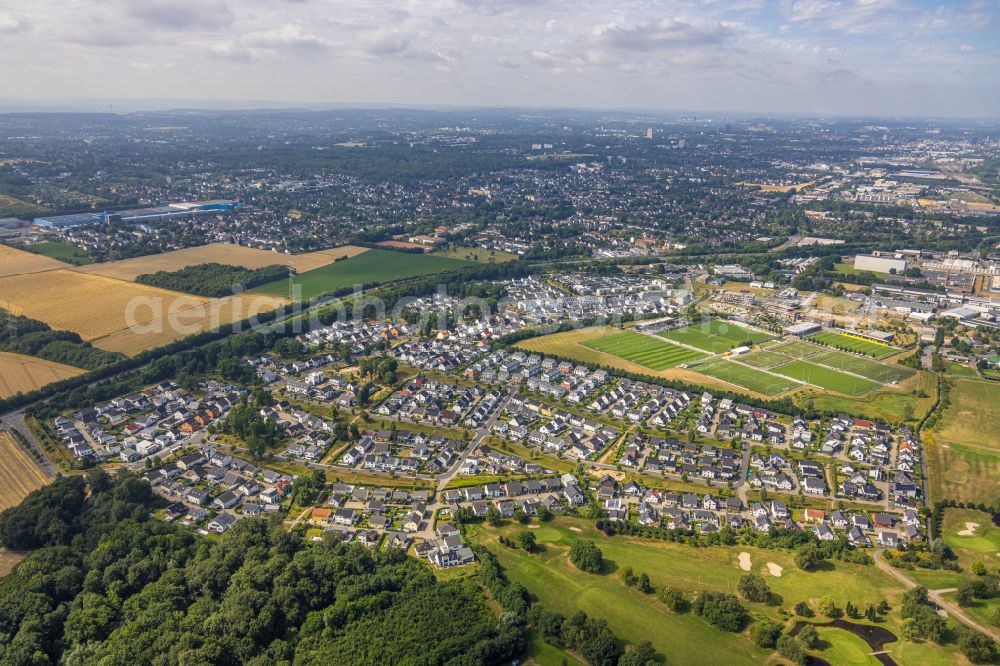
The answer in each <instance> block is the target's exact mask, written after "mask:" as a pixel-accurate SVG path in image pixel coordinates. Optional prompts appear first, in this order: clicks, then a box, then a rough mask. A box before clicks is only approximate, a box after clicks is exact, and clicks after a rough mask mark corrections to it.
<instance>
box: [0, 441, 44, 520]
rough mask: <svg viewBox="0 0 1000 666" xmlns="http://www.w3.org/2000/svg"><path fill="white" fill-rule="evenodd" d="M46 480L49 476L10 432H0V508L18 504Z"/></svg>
mask: <svg viewBox="0 0 1000 666" xmlns="http://www.w3.org/2000/svg"><path fill="white" fill-rule="evenodd" d="M48 482H49V477H48V476H47V475H46V474H45V472H44V471H42V468H41V467H39V465H38V463H36V462H35V461H34V459H33V458H32V457H31V456H30V455H28V452H27V451H25V450H24V449H23V448H21V446H20V444H18V443H17V442H16V441H14V438H13V437H11V435H10V433H7V432H0V509H6V508H8V507H12V506H16V505H18V504H20V503H21V500H23V499H24V498H25V497H27V496H28V493H30V492H31V491H32V490H37V489H39V488H41V487H42V486H44V485H45V484H47V483H48Z"/></svg>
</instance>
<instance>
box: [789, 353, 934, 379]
mask: <svg viewBox="0 0 1000 666" xmlns="http://www.w3.org/2000/svg"><path fill="white" fill-rule="evenodd" d="M809 361H810V362H811V363H818V364H819V365H825V366H827V367H829V368H835V369H837V370H846V371H847V372H851V373H854V374H855V375H861V376H862V377H867V378H868V379H871V380H873V381H876V382H880V383H882V384H891V383H893V382H900V381H903V380H904V379H906V378H907V377H912V376H913V374H914V371H913V370H910V369H909V368H903V367H900V366H898V365H888V364H886V363H877V362H875V361H869V360H868V359H866V358H861V357H860V356H854V355H852V354H845V353H843V352H838V351H825V352H822V353H820V354H816V355H815V356H812V357H810V358H809Z"/></svg>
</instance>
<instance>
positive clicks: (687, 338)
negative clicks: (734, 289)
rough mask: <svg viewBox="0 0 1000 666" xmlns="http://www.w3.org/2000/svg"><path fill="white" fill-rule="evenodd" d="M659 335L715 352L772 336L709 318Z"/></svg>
mask: <svg viewBox="0 0 1000 666" xmlns="http://www.w3.org/2000/svg"><path fill="white" fill-rule="evenodd" d="M659 335H660V337H663V338H666V339H667V340H673V341H674V342H680V343H682V344H685V345H690V346H692V347H697V348H698V349H704V350H705V351H707V352H712V353H713V354H719V353H722V352H726V351H729V350H730V349H732V348H733V347H738V346H740V345H743V344H745V343H747V342H751V343H758V342H763V341H764V340H768V339H770V338H771V336H770V335H768V334H767V333H761V332H760V331H752V330H750V329H748V328H744V327H742V326H740V325H738V324H736V323H733V322H730V321H723V320H721V319H709V320H708V321H705V322H702V323H700V324H691V325H690V326H685V327H683V328H676V329H674V330H672V331H664V332H663V333H660V334H659Z"/></svg>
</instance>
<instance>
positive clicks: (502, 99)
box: [0, 0, 1000, 117]
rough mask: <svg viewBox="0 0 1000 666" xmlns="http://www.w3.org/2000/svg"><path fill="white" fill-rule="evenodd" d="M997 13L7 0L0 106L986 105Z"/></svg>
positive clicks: (836, 3) (857, 7)
mask: <svg viewBox="0 0 1000 666" xmlns="http://www.w3.org/2000/svg"><path fill="white" fill-rule="evenodd" d="M998 17H1000V2H997V1H996V0H971V1H966V2H956V3H944V2H925V1H922V0H794V1H793V0H773V1H770V0H737V1H734V2H722V1H712V0H706V1H704V2H694V1H683V0H678V1H657V0H633V1H630V2H625V3H616V4H613V5H612V4H609V3H599V2H593V1H590V0H582V1H579V2H573V3H568V2H562V1H559V0H535V1H529V0H508V1H506V2H504V1H502V0H408V1H403V2H375V1H373V0H344V1H338V2H332V1H329V0H272V1H265V0H242V1H240V2H236V0H143V1H139V0H78V1H76V2H73V3H62V2H59V3H57V2H54V1H53V0H31V1H29V0H8V2H6V3H4V5H3V7H2V8H0V39H2V40H3V41H4V45H5V48H4V49H2V50H0V74H2V78H3V80H4V82H5V86H4V88H5V91H4V95H3V97H0V108H4V109H7V110H11V109H18V108H22V107H23V108H25V109H31V108H46V109H50V110H58V109H59V108H60V107H65V108H67V109H68V110H70V109H77V108H82V107H86V108H87V109H88V110H99V109H103V108H104V107H105V106H106V105H105V104H104V100H108V101H109V102H111V103H113V102H112V100H117V101H118V102H119V105H120V110H133V109H134V108H171V107H173V106H178V105H183V104H177V102H183V101H195V102H196V104H195V105H198V106H206V107H216V108H218V107H224V106H245V105H246V103H241V102H239V100H253V102H254V103H250V104H249V105H251V106H254V105H256V106H298V105H312V106H317V105H318V106H323V105H340V104H347V105H354V106H366V105H373V106H374V105H396V106H467V107H488V106H498V107H518V106H526V107H553V108H554V107H575V108H605V109H607V108H613V109H637V110H657V109H661V110H702V111H706V112H716V113H725V112H732V113H758V114H767V113H790V114H816V115H855V116H880V115H890V116H892V115H898V116H955V117H964V116H972V117H983V116H986V117H997V116H1000V29H998V27H1000V26H998ZM142 100H149V101H147V102H143V101H142ZM122 101H124V105H122ZM129 106H132V107H133V108H128V107H129ZM115 110H119V109H115Z"/></svg>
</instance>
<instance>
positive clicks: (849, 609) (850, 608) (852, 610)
mask: <svg viewBox="0 0 1000 666" xmlns="http://www.w3.org/2000/svg"><path fill="white" fill-rule="evenodd" d="M844 613H846V614H847V617H849V618H857V617H858V615H859V613H858V607H857V606H855V605H854V604H853V603H852V602H851V601H850V600H848V602H847V605H846V606H844Z"/></svg>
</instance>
